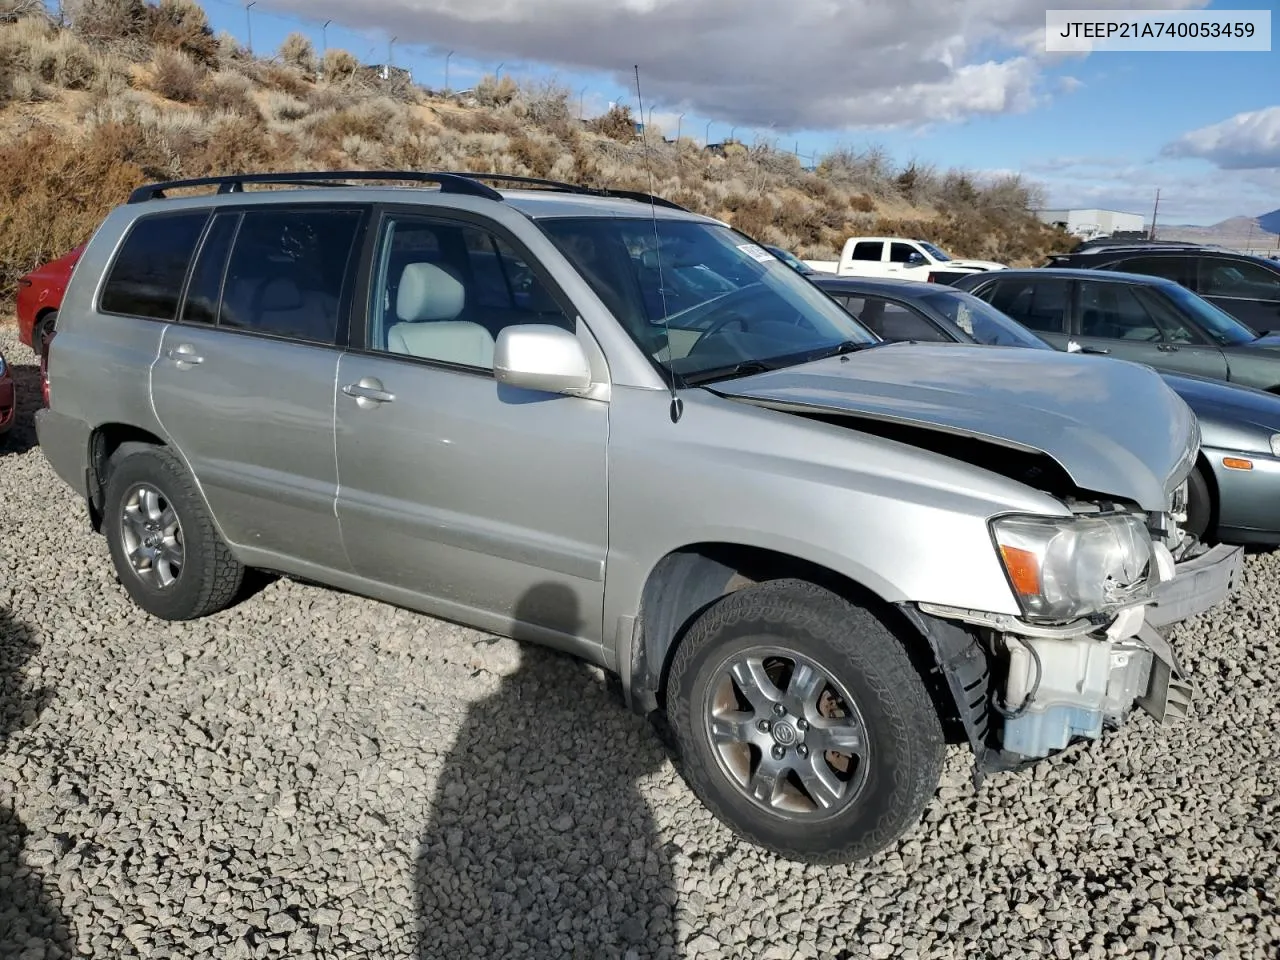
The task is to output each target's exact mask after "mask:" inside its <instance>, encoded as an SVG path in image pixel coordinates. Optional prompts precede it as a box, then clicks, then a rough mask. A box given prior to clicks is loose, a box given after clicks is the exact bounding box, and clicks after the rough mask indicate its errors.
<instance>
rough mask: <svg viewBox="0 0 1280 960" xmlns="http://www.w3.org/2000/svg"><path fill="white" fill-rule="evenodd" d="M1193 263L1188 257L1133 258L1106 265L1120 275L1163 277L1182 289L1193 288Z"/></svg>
mask: <svg viewBox="0 0 1280 960" xmlns="http://www.w3.org/2000/svg"><path fill="white" fill-rule="evenodd" d="M1195 266H1196V264H1195V261H1194V260H1192V259H1191V258H1190V257H1134V258H1133V259H1131V260H1118V261H1116V262H1115V263H1111V264H1108V265H1107V269H1108V270H1116V271H1119V272H1121V273H1141V274H1144V275H1146V276H1149V277H1164V278H1165V279H1166V280H1172V281H1174V282H1175V283H1180V284H1182V285H1183V286H1184V287H1188V288H1189V287H1191V286H1193V278H1194V277H1195V272H1196V271H1195Z"/></svg>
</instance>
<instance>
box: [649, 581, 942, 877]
mask: <svg viewBox="0 0 1280 960" xmlns="http://www.w3.org/2000/svg"><path fill="white" fill-rule="evenodd" d="M765 648H769V649H782V650H786V651H791V652H793V653H794V654H795V655H796V656H798V657H802V658H804V659H806V660H807V661H809V662H810V663H811V664H812V665H814V666H815V667H816V668H817V669H819V670H820V671H821V672H823V673H824V674H825V676H826V677H829V678H831V680H832V681H833V684H838V685H840V686H842V687H844V688H845V690H846V691H847V693H848V696H849V697H851V699H852V701H853V704H852V706H853V708H854V710H853V711H851V713H856V714H857V715H858V716H857V719H858V720H860V721H861V727H862V731H863V732H864V733H865V734H866V737H865V740H866V743H867V744H868V745H869V748H870V749H869V759H868V760H866V761H865V763H862V764H858V765H857V769H858V770H859V771H860V772H859V774H858V775H859V776H860V777H862V778H863V779H862V781H861V787H860V789H858V790H857V791H851V792H850V793H849V799H847V800H843V801H841V803H843V804H844V805H843V806H835V805H833V807H832V810H833V812H831V813H826V812H823V811H821V810H817V809H816V805H815V810H814V812H813V813H801V814H795V813H788V812H783V811H776V810H774V809H772V808H771V809H765V807H764V806H763V805H761V804H760V803H759V802H757V801H756V800H753V799H752V798H751V797H750V796H748V793H747V791H746V788H744V787H743V786H741V785H740V783H739V781H738V780H735V779H734V774H733V773H732V772H731V768H730V766H729V765H728V764H727V763H726V762H725V761H724V760H723V758H724V756H725V752H724V750H723V749H717V748H716V747H715V746H714V745H713V742H712V734H711V732H710V726H709V720H708V709H709V707H710V705H711V704H712V702H713V701H715V702H718V701H719V698H720V697H722V696H723V690H724V689H725V688H724V683H725V678H726V677H727V673H725V672H724V671H725V669H726V667H727V664H728V663H729V662H731V661H733V659H734V657H735V655H741V654H745V652H746V651H748V650H753V649H754V650H757V651H758V650H762V649H765ZM766 662H767V661H766ZM799 662H800V661H799V660H797V661H795V663H796V664H798V663H799ZM793 669H795V668H794V667H793ZM792 676H795V674H792ZM735 689H736V688H735ZM827 689H828V692H835V686H834V685H833V686H831V687H829V688H827ZM841 696H843V694H842V695H841ZM738 709H743V708H742V707H741V706H740V707H739V708H738ZM666 710H667V716H668V718H669V721H670V725H671V730H672V733H673V735H674V737H675V740H676V743H677V744H678V747H679V752H680V756H681V766H682V769H683V772H684V775H685V778H686V779H687V781H688V783H689V785H690V787H691V788H692V790H693V791H694V793H695V794H696V795H697V796H698V798H699V799H700V800H701V801H702V802H703V803H704V804H706V806H707V807H708V808H709V809H710V810H711V811H712V813H714V814H715V815H716V816H717V817H719V818H720V820H721V821H723V822H724V823H725V824H727V825H728V826H729V827H730V828H731V829H732V830H734V832H736V833H737V834H738V835H739V836H741V837H743V838H744V839H746V840H748V841H750V842H752V843H754V844H757V845H759V846H761V847H764V848H765V849H768V850H770V851H772V852H773V853H775V854H778V855H779V856H782V857H785V858H787V859H790V860H796V861H801V862H806V863H815V864H818V863H848V862H852V861H856V860H862V859H865V858H868V857H870V856H872V855H873V854H875V853H877V852H879V851H880V850H883V849H884V848H885V847H887V846H889V845H890V844H891V843H893V841H894V840H896V839H897V838H898V837H900V836H901V835H902V834H904V833H905V832H907V831H908V830H909V829H911V827H912V826H913V825H914V824H916V823H917V822H918V821H919V819H920V816H921V815H922V813H923V812H924V808H925V806H926V805H927V804H928V802H929V800H930V799H931V797H932V796H933V794H934V793H935V791H936V790H937V787H938V781H939V777H940V776H941V773H942V762H943V758H944V754H945V749H946V747H945V743H944V739H943V732H942V725H941V722H940V720H939V717H938V713H937V710H936V708H935V707H934V704H933V702H932V700H931V698H930V696H929V692H928V689H927V687H926V686H925V684H924V682H923V680H922V679H921V677H920V675H919V673H918V672H917V671H916V669H915V668H914V667H913V666H912V663H911V660H910V658H909V657H908V655H907V652H906V650H905V649H904V648H903V645H902V643H901V642H900V641H899V640H898V639H897V638H896V637H895V636H894V635H893V633H891V632H890V631H889V629H888V628H887V627H886V626H885V625H884V623H882V622H881V621H880V620H879V619H878V618H877V617H876V616H875V615H873V614H872V613H870V612H869V611H867V610H865V609H863V608H861V607H858V606H855V605H853V604H851V603H849V602H847V601H845V600H843V599H842V598H840V597H838V596H836V595H835V594H833V593H831V592H830V591H828V590H825V589H823V588H821V587H818V586H815V585H813V584H810V583H807V582H804V581H800V580H775V581H771V582H768V583H764V584H760V585H758V586H752V587H747V588H745V589H743V590H740V591H738V592H736V593H733V594H730V595H729V596H727V597H725V598H724V599H722V600H720V601H718V602H717V603H716V604H715V605H714V606H712V607H710V608H709V609H708V610H707V611H705V612H704V613H703V614H702V615H701V616H700V617H699V618H698V620H697V621H695V622H694V624H693V625H692V626H691V627H690V629H689V631H688V633H687V635H686V636H685V638H684V640H683V641H682V642H681V644H680V647H679V649H678V650H677V651H676V655H675V658H674V661H673V663H672V666H671V672H670V676H669V679H668V684H667V694H666ZM726 715H727V714H726ZM742 715H743V714H734V716H742ZM750 715H751V716H752V717H753V718H755V717H759V716H761V714H760V712H759V711H756V712H754V713H751V714H750ZM846 719H847V718H846ZM751 723H752V724H756V723H757V721H756V720H755V719H753V720H752V721H751ZM796 723H799V721H796ZM748 726H749V725H748ZM774 726H775V727H776V726H777V724H774ZM743 728H744V729H746V727H743ZM803 729H806V730H807V729H810V728H809V727H807V726H806V727H804V728H803ZM815 732H816V731H814V730H811V731H810V733H809V734H802V736H811V735H812V734H813V733H815ZM753 735H754V734H753ZM793 735H794V734H788V738H790V737H791V736H793ZM815 742H816V741H815ZM734 749H735V750H736V749H737V745H734ZM774 749H777V748H776V747H775V748H774ZM782 749H783V752H784V754H787V751H786V748H782ZM795 749H796V750H797V753H796V754H787V755H788V757H791V758H794V759H793V760H789V761H788V762H794V763H796V764H800V763H802V762H803V763H809V764H813V763H815V759H809V760H804V761H802V760H801V759H800V756H799V754H798V750H799V748H795ZM813 755H814V757H815V758H817V757H818V756H819V754H818V753H817V751H814V752H813ZM803 756H805V757H809V756H810V754H808V753H806V754H804V755H803ZM821 756H822V757H826V756H829V754H827V753H826V752H825V751H824V752H823V753H822V754H821ZM752 757H753V758H756V757H758V758H759V760H760V761H763V760H764V753H763V750H760V751H759V752H758V753H757V752H756V749H755V748H752ZM752 762H753V763H756V762H757V761H756V760H755V759H753V761H752ZM850 766H851V767H853V766H854V765H853V764H850ZM792 782H796V781H792ZM850 782H852V780H851V781H850Z"/></svg>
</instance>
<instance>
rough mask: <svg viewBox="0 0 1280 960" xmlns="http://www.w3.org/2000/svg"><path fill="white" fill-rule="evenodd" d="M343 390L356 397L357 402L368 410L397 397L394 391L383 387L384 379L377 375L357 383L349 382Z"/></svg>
mask: <svg viewBox="0 0 1280 960" xmlns="http://www.w3.org/2000/svg"><path fill="white" fill-rule="evenodd" d="M342 392H343V393H345V394H346V395H347V396H348V397H353V398H355V401H356V403H357V404H359V405H360V406H361V407H363V408H364V409H366V410H367V409H369V408H371V407H373V406H375V405H377V404H380V403H393V402H394V401H395V399H396V395H395V394H394V393H389V392H388V391H386V390H384V389H382V381H381V380H378V379H377V378H376V377H365V378H363V379H362V380H358V381H357V382H355V383H348V384H347V385H346V386H345V387H343V388H342Z"/></svg>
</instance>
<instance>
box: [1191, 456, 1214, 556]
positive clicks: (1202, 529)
mask: <svg viewBox="0 0 1280 960" xmlns="http://www.w3.org/2000/svg"><path fill="white" fill-rule="evenodd" d="M1213 517H1214V503H1213V491H1212V490H1210V488H1209V481H1208V480H1206V479H1205V476H1204V471H1203V470H1202V469H1201V467H1200V466H1199V465H1198V464H1197V466H1196V468H1195V469H1194V470H1192V471H1191V473H1190V475H1189V476H1188V477H1187V523H1186V527H1185V528H1184V529H1185V530H1186V532H1187V533H1190V534H1192V535H1193V536H1195V538H1196V539H1197V540H1199V541H1200V542H1201V543H1211V542H1212V539H1211V537H1210V529H1211V525H1212V523H1213Z"/></svg>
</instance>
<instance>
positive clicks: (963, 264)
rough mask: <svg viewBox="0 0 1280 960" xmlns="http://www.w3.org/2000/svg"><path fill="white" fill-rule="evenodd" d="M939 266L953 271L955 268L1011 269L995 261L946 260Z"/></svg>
mask: <svg viewBox="0 0 1280 960" xmlns="http://www.w3.org/2000/svg"><path fill="white" fill-rule="evenodd" d="M938 266H940V267H945V268H947V269H951V268H952V267H955V268H957V269H961V270H984V271H985V270H1007V269H1009V268H1008V267H1006V266H1005V265H1004V264H1003V263H996V262H995V261H994V260H945V261H943V262H942V263H939V264H938Z"/></svg>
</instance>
